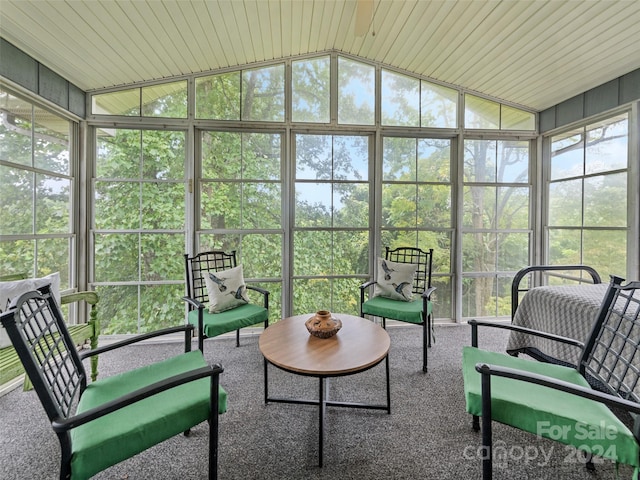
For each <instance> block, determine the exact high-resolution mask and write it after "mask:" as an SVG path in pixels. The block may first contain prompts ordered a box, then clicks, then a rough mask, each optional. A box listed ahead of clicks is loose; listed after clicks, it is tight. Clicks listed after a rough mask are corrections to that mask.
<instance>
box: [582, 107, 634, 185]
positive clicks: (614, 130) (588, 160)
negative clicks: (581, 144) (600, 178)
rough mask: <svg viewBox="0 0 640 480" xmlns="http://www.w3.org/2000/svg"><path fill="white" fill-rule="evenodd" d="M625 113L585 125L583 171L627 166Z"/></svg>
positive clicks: (590, 171) (608, 169)
mask: <svg viewBox="0 0 640 480" xmlns="http://www.w3.org/2000/svg"><path fill="white" fill-rule="evenodd" d="M627 128H628V127H627V115H626V114H625V115H622V116H617V117H613V118H609V119H606V120H604V121H602V122H600V123H599V124H595V125H589V126H587V131H586V138H587V147H586V149H585V154H584V156H585V173H587V174H589V173H600V172H607V171H611V170H616V169H624V168H627V155H628V151H629V150H628V149H629V145H628V137H627Z"/></svg>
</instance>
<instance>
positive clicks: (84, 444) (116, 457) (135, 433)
mask: <svg viewBox="0 0 640 480" xmlns="http://www.w3.org/2000/svg"><path fill="white" fill-rule="evenodd" d="M206 365H207V363H206V361H205V359H204V357H203V356H202V353H201V352H200V351H199V350H195V351H193V352H188V353H184V354H182V355H178V356H176V357H173V358H170V359H167V360H165V361H162V362H158V363H155V364H153V365H148V366H144V367H141V368H138V369H135V370H131V371H129V372H125V373H122V374H119V375H114V376H112V377H108V378H104V379H100V380H97V381H96V382H93V383H91V384H89V385H88V386H87V388H86V390H85V391H84V393H83V395H82V397H81V399H80V401H79V403H78V408H77V412H78V413H81V412H85V411H87V410H89V409H91V408H94V407H97V406H99V405H102V404H104V403H105V402H108V401H110V400H113V399H116V398H119V397H121V396H123V395H126V394H127V393H130V392H132V391H134V390H137V389H139V388H142V387H144V386H147V385H150V384H152V383H154V382H157V381H161V380H163V379H165V378H168V377H170V376H173V375H177V374H180V373H184V372H187V371H190V370H193V369H197V368H200V367H203V366H206ZM210 390H211V380H210V378H203V379H200V380H196V381H193V382H189V383H186V384H184V385H180V386H178V387H175V388H173V389H170V390H167V391H165V392H162V393H159V394H157V395H153V396H151V397H149V398H146V399H144V400H141V401H140V402H137V403H134V404H133V405H129V406H127V407H124V408H122V409H120V410H117V411H115V412H113V413H110V414H108V415H105V416H104V417H101V418H98V419H96V420H94V421H92V422H89V423H87V424H85V425H81V426H79V427H77V428H74V429H73V430H71V443H72V449H73V454H72V459H71V472H72V478H73V479H85V478H89V477H91V476H92V475H95V474H96V473H97V472H100V471H102V470H104V469H105V468H108V467H110V466H111V465H115V464H116V463H118V462H121V461H122V460H125V459H127V458H130V457H132V456H133V455H136V454H137V453H140V452H142V451H144V450H146V449H147V448H149V447H152V446H153V445H156V444H157V443H160V442H162V441H164V440H166V439H168V438H171V437H173V436H175V435H177V434H179V433H181V432H184V431H186V430H188V429H189V428H191V427H193V426H195V425H198V424H199V423H201V422H203V421H205V420H207V419H208V418H209V396H210ZM218 399H219V408H218V411H219V413H224V412H225V411H226V409H227V394H226V392H225V391H224V389H223V388H222V387H220V388H219V392H218Z"/></svg>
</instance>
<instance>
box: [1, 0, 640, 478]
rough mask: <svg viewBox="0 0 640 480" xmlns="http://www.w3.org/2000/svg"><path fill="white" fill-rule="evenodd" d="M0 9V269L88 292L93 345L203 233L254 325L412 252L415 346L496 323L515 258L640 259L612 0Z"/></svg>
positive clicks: (348, 290) (637, 9) (327, 297)
mask: <svg viewBox="0 0 640 480" xmlns="http://www.w3.org/2000/svg"><path fill="white" fill-rule="evenodd" d="M0 15H1V16H2V22H1V23H2V33H1V38H0V42H1V43H0V52H1V58H2V60H1V64H0V113H1V114H2V125H1V126H0V178H1V179H2V181H1V184H2V191H1V192H0V205H2V212H3V215H2V216H1V217H0V265H1V268H0V275H3V276H4V275H11V274H19V275H24V276H26V277H29V278H31V277H44V276H46V275H50V274H52V273H55V272H59V275H60V289H61V291H63V292H74V291H94V292H95V293H97V295H98V297H99V299H100V301H99V309H98V312H99V313H98V315H99V320H100V335H101V337H100V338H101V340H103V341H111V340H114V339H119V338H124V337H126V336H128V335H131V334H139V333H145V332H149V331H152V330H156V329H159V328H164V327H170V326H175V325H177V324H181V323H184V321H185V315H186V307H185V303H184V302H183V301H182V300H181V297H183V296H184V295H185V263H184V256H185V254H188V255H193V254H196V253H198V252H202V251H206V250H213V249H220V250H224V251H236V253H237V256H238V263H241V264H242V266H243V268H244V276H245V279H246V280H247V283H250V284H252V285H255V286H257V287H260V288H263V289H266V290H268V291H269V292H270V300H269V321H270V322H271V323H275V322H277V321H278V320H280V319H283V318H286V317H291V316H294V315H302V314H306V313H308V312H316V311H317V310H322V309H326V310H330V311H331V312H341V313H344V314H346V315H359V312H360V310H359V309H360V305H359V298H360V297H359V286H360V285H361V284H362V283H363V282H365V281H367V280H369V279H371V278H372V276H374V274H375V270H376V261H377V259H378V257H380V256H382V255H383V254H384V251H385V247H387V246H389V247H391V248H395V247H399V246H410V247H418V248H422V249H429V248H433V250H434V254H433V286H435V287H436V291H435V293H434V297H433V313H434V317H435V322H436V330H437V331H436V334H437V335H436V338H437V340H436V343H435V344H434V346H433V347H432V348H431V349H430V350H431V351H430V354H431V353H432V352H433V355H435V354H436V353H435V352H436V351H437V350H445V351H446V350H447V349H448V348H451V346H450V345H447V341H446V339H447V338H448V337H449V336H450V335H451V333H441V332H440V330H441V329H445V328H448V327H451V328H454V327H455V328H458V327H460V328H463V329H466V325H462V324H465V323H466V322H467V320H469V319H472V318H482V319H485V320H486V319H489V320H495V321H497V322H500V321H505V320H508V319H509V318H510V315H511V300H512V297H511V295H512V294H511V286H512V280H513V277H514V275H515V274H516V272H518V270H520V269H521V268H523V267H525V266H527V265H576V264H584V265H589V266H591V267H593V268H594V269H595V270H596V271H597V272H598V273H599V274H600V276H601V277H602V278H603V279H604V281H605V282H606V281H607V279H608V277H609V275H618V276H621V277H624V278H627V279H637V278H639V274H640V249H639V247H638V244H639V243H640V242H639V241H638V239H639V238H640V220H639V219H640V197H639V195H638V191H639V190H640V54H639V53H638V49H637V45H638V44H639V43H640V28H639V27H638V25H639V24H640V22H639V21H638V20H639V19H640V6H639V5H638V4H637V3H635V2H629V1H613V2H608V1H595V2H570V1H558V2H538V1H524V2H510V1H483V0H481V1H474V2H465V1H449V2H433V1H421V0H418V1H411V2H409V1H406V2H405V1H396V0H380V1H378V0H370V1H368V0H359V1H356V0H353V1H349V0H346V1H318V0H316V1H302V0H299V1H296V0H293V1H284V0H258V1H232V0H226V1H225V0H217V1H174V0H166V1H165V0H163V1H150V0H147V1H140V2H137V1H118V2H98V1H95V2H94V1H70V2H57V1H13V0H3V1H2V5H1V8H0ZM2 307H4V305H0V308H2ZM3 309H4V308H3ZM64 313H65V315H66V316H67V317H68V321H69V322H70V323H82V322H84V321H86V320H87V319H86V316H87V315H88V313H87V312H85V311H84V310H83V309H74V308H73V307H67V308H66V309H65V312H64ZM452 331H453V330H452ZM464 331H465V332H466V330H464ZM260 332H261V329H260V328H256V329H250V330H248V331H247V333H246V336H248V337H250V338H248V339H247V340H246V341H244V342H243V344H247V347H245V348H255V347H256V345H257V340H256V338H255V337H257V336H258V335H259V334H260ZM445 332H448V331H446V330H445ZM414 334H415V333H409V334H408V335H414ZM415 335H417V334H415ZM505 338H506V337H500V338H498V339H496V340H495V341H496V342H497V343H499V341H501V340H502V341H503V343H504V341H506V340H505ZM216 341H218V340H209V342H216ZM223 341H224V340H223ZM252 342H253V344H252ZM392 343H393V342H392ZM414 343H415V345H413V344H414ZM409 344H410V345H411V346H412V347H413V346H415V348H416V349H419V345H418V344H417V342H411V341H409ZM456 348H457V347H456ZM211 350H215V349H211ZM503 350H504V347H503ZM417 351H418V350H417ZM208 355H211V356H212V360H214V361H220V362H222V363H223V364H226V361H225V359H224V358H222V359H215V353H214V352H213V351H212V352H210V353H208ZM229 355H231V356H234V355H235V356H240V357H241V356H242V352H240V353H238V352H235V351H233V352H231V353H229ZM417 355H419V351H418V353H416V354H415V356H417ZM443 361H444V360H443ZM452 361H453V360H452ZM437 362H438V360H437V359H436V363H437ZM236 374H238V375H239V372H236ZM396 376H397V375H396ZM222 381H223V383H224V377H223V380H222ZM419 381H420V382H423V381H424V379H420V380H419ZM15 385H16V382H13V384H12V387H14V386H15ZM5 390H10V389H9V388H5ZM14 394H15V393H14ZM230 405H231V404H230ZM221 421H222V422H224V417H221ZM368 421H369V422H375V421H376V420H375V419H373V420H368ZM425 428H427V427H425ZM329 438H330V437H329ZM221 441H222V442H224V433H223V434H222V436H221ZM328 441H330V440H328ZM336 441H337V440H336ZM311 447H314V446H313V445H311V446H310V448H311ZM314 448H315V447H314ZM460 451H462V448H460ZM385 455H386V454H385ZM220 461H221V462H223V464H224V462H225V461H226V460H225V459H224V458H223V457H221V460H220ZM311 463H313V462H311ZM221 468H222V469H223V470H224V469H225V468H228V467H225V465H223V466H222V467H221ZM276 471H277V470H276ZM227 472H230V470H228V471H227ZM350 472H353V474H354V475H356V474H357V473H358V470H357V469H354V470H351V471H350ZM131 475H132V478H133V477H135V478H138V476H137V475H135V473H132V474H131ZM261 475H263V474H260V475H257V476H256V477H255V478H268V475H266V474H264V476H261ZM274 475H276V474H275V473H274ZM313 475H316V474H315V473H314V474H313ZM227 477H229V478H231V477H233V475H232V474H231V473H227ZM105 478H107V477H105ZM272 478H276V477H272ZM310 478H312V477H310ZM313 478H315V477H313ZM335 478H338V477H335ZM372 478H373V477H372ZM433 478H447V477H446V476H439V477H437V476H434V477H433ZM451 478H454V477H451ZM469 478H471V477H469ZM567 478H569V477H567ZM576 478H578V477H576Z"/></svg>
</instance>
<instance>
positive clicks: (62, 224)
mask: <svg viewBox="0 0 640 480" xmlns="http://www.w3.org/2000/svg"><path fill="white" fill-rule="evenodd" d="M36 185H37V186H38V188H37V189H36V199H35V206H36V225H35V233H40V234H43V233H69V232H70V231H71V230H72V222H71V213H72V212H71V179H68V178H58V177H54V176H50V175H41V174H36Z"/></svg>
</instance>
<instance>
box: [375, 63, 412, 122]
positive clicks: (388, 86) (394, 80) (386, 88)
mask: <svg viewBox="0 0 640 480" xmlns="http://www.w3.org/2000/svg"><path fill="white" fill-rule="evenodd" d="M381 110H382V124H383V125H398V126H407V127H419V126H420V80H418V79H417V78H414V77H409V76H407V75H400V74H398V73H394V72H390V71H388V70H382V105H381Z"/></svg>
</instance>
